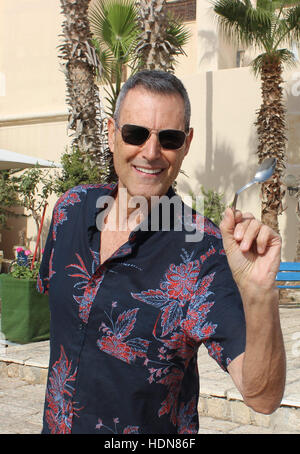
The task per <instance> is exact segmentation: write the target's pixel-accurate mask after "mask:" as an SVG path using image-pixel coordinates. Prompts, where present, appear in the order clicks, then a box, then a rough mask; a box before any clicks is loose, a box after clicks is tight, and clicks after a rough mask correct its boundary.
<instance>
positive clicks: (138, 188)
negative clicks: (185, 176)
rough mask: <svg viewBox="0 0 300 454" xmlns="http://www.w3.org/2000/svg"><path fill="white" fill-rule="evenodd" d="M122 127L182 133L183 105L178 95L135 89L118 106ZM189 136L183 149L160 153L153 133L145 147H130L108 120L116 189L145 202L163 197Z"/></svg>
mask: <svg viewBox="0 0 300 454" xmlns="http://www.w3.org/2000/svg"><path fill="white" fill-rule="evenodd" d="M124 124H134V125H139V126H145V127H146V128H149V129H155V130H160V129H179V130H182V131H184V129H185V128H184V126H185V124H184V102H183V100H182V98H181V96H180V95H173V94H170V95H169V94H167V95H161V94H158V93H151V92H149V91H147V90H145V89H144V88H141V87H137V88H134V89H132V90H130V91H129V92H128V93H127V95H126V97H125V99H124V101H123V104H122V106H121V112H120V118H119V121H118V125H119V126H120V127H121V126H123V125H124ZM192 135H193V131H192V130H191V131H190V133H189V135H188V136H187V138H186V140H185V143H184V144H183V146H182V147H181V148H179V149H176V150H167V149H163V148H162V147H161V145H160V143H159V139H158V135H157V134H156V132H154V133H152V134H150V137H149V138H148V140H147V141H146V142H145V143H144V144H142V145H130V144H127V143H125V142H124V141H123V139H122V136H121V131H120V129H119V128H117V125H116V124H115V122H114V120H113V119H110V120H109V122H108V137H109V147H110V150H111V152H112V153H113V158H114V166H115V170H116V173H117V175H118V177H119V187H120V188H126V189H127V191H128V193H129V194H128V195H129V196H144V197H146V198H147V200H150V197H151V196H161V195H164V194H166V192H167V190H168V189H169V187H170V186H171V185H172V183H173V182H174V180H175V178H176V177H177V175H178V172H179V170H180V167H181V164H182V161H183V159H184V157H185V156H186V154H187V152H188V150H189V146H190V142H191V140H192ZM151 171H152V172H153V171H155V173H150V172H151Z"/></svg>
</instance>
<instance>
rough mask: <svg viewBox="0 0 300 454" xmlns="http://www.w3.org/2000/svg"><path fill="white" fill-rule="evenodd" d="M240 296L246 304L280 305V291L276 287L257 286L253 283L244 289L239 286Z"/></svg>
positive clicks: (246, 285)
mask: <svg viewBox="0 0 300 454" xmlns="http://www.w3.org/2000/svg"><path fill="white" fill-rule="evenodd" d="M238 288H239V291H240V295H241V297H242V300H243V302H245V303H249V304H251V303H260V304H261V303H263V302H266V301H268V302H270V303H271V302H273V303H274V304H278V303H279V289H278V288H277V287H276V285H275V284H274V285H272V286H257V285H254V284H251V283H248V284H245V285H244V286H243V287H240V286H238Z"/></svg>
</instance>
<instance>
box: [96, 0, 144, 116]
mask: <svg viewBox="0 0 300 454" xmlns="http://www.w3.org/2000/svg"><path fill="white" fill-rule="evenodd" d="M89 20H90V25H91V30H92V32H93V35H94V39H93V40H92V43H93V46H94V47H95V50H96V53H97V54H98V57H99V60H100V62H101V66H102V73H101V74H98V77H99V80H100V82H101V83H104V84H107V85H108V86H109V90H105V91H106V94H107V97H106V100H107V101H108V103H109V105H110V107H109V109H108V112H107V113H108V114H109V115H112V114H113V112H114V110H115V103H116V99H117V97H118V94H119V92H120V89H121V83H122V75H123V69H124V65H129V66H130V68H131V71H132V72H135V71H136V70H137V67H138V62H136V61H135V55H134V50H135V47H136V45H137V38H138V26H137V21H138V10H137V7H136V5H135V4H134V2H133V1H131V0H97V1H96V2H95V3H94V4H93V7H91V8H90V12H89Z"/></svg>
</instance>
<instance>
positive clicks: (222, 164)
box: [177, 66, 300, 260]
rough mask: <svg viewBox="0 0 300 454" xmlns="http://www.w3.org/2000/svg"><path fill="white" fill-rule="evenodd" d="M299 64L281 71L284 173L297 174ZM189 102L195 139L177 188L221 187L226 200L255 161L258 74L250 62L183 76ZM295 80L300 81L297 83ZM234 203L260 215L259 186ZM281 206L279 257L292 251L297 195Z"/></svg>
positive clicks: (286, 256) (299, 164)
mask: <svg viewBox="0 0 300 454" xmlns="http://www.w3.org/2000/svg"><path fill="white" fill-rule="evenodd" d="M299 70H300V66H298V67H296V68H295V69H294V70H293V71H289V72H285V73H284V80H286V85H285V100H286V105H287V108H288V112H287V126H288V128H289V129H288V131H287V137H288V148H287V155H288V162H287V169H286V173H287V174H288V173H294V174H296V175H298V176H299V177H300V153H299V151H300V150H299V147H300V133H299V130H300V128H299V120H300V90H299V93H298V91H297V90H296V88H295V87H296V86H297V84H298V83H299V82H300V72H299ZM183 81H184V83H185V85H186V87H187V90H188V92H189V94H190V98H191V104H192V121H191V125H192V126H193V127H194V128H195V136H194V139H195V140H194V141H193V143H192V145H191V149H190V152H189V154H188V155H187V157H186V158H185V160H184V163H183V167H182V169H183V170H184V172H185V174H187V175H188V177H186V176H185V175H182V174H180V175H179V177H178V185H177V188H178V191H179V192H180V193H181V194H182V195H184V194H189V193H190V191H192V192H193V193H194V194H195V195H200V194H201V185H203V186H204V188H205V189H206V190H207V189H213V190H215V191H218V192H220V193H224V201H225V202H226V204H230V203H231V202H232V200H233V197H234V194H235V191H236V190H237V189H239V188H240V187H241V186H243V185H244V184H245V183H246V182H248V181H250V180H251V179H252V178H253V176H254V173H255V169H256V166H257V155H256V147H257V136H256V128H255V126H254V123H255V120H256V111H257V109H258V108H259V107H260V103H261V97H260V80H259V79H257V78H255V77H254V75H253V73H252V71H251V70H250V68H236V69H228V70H222V71H220V70H218V71H211V72H209V71H207V72H205V73H202V74H197V75H195V76H190V77H185V78H184V79H183ZM299 86H300V84H299ZM238 208H239V209H241V210H243V211H250V212H252V213H253V214H254V215H255V216H256V217H258V218H260V188H259V185H256V186H254V187H252V188H250V189H249V190H247V191H245V192H243V193H242V194H241V195H240V196H239V199H238ZM284 208H285V211H284V212H283V214H282V215H281V216H280V217H279V223H280V231H281V235H282V238H283V259H284V260H293V259H294V256H295V249H296V241H297V231H298V220H297V217H296V214H295V209H296V200H295V199H293V198H292V197H290V196H289V195H288V194H286V196H285V200H284Z"/></svg>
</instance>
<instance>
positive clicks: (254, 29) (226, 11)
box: [212, 0, 272, 45]
mask: <svg viewBox="0 0 300 454" xmlns="http://www.w3.org/2000/svg"><path fill="white" fill-rule="evenodd" d="M212 5H213V9H214V12H215V13H216V14H217V15H218V16H219V17H218V23H219V27H220V29H221V31H222V32H223V34H224V35H225V36H226V37H227V38H229V39H230V40H233V39H234V40H235V41H237V42H238V43H243V44H246V45H253V44H254V45H255V44H261V40H262V39H263V38H264V37H265V36H266V32H267V31H268V30H270V29H271V24H272V22H271V19H272V16H271V14H270V11H269V10H266V9H264V8H256V9H255V8H253V6H252V4H251V2H250V1H249V0H244V1H242V0H212Z"/></svg>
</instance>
